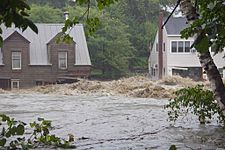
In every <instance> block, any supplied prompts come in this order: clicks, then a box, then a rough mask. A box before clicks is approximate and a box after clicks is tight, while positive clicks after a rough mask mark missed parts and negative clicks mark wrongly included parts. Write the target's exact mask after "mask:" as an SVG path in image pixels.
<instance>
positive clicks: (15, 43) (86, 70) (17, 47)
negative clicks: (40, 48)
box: [0, 32, 90, 88]
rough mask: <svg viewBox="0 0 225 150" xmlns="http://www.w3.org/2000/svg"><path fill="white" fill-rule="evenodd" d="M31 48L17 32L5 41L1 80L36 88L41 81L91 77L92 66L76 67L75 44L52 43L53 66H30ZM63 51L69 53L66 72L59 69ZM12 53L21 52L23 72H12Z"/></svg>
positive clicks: (51, 59)
mask: <svg viewBox="0 0 225 150" xmlns="http://www.w3.org/2000/svg"><path fill="white" fill-rule="evenodd" d="M29 47H30V43H29V41H27V40H26V39H24V38H23V37H22V36H21V35H20V34H18V33H16V32H15V33H13V34H12V35H11V36H10V37H9V38H7V39H6V40H5V41H4V44H3V48H2V52H3V65H0V79H4V78H7V79H11V80H12V79H16V80H18V81H19V82H20V88H29V87H32V86H35V85H36V84H37V82H39V81H41V82H43V83H46V84H52V83H56V81H57V80H59V78H62V77H70V78H72V77H74V78H75V77H88V76H89V75H90V66H75V45H74V44H70V45H67V44H56V43H55V42H52V43H50V46H49V48H50V53H49V55H50V56H49V58H50V63H52V64H51V65H36V66H34V65H30V57H29ZM62 50H66V51H67V52H68V63H67V64H68V68H67V69H66V70H60V69H58V52H59V51H62ZM12 51H20V52H21V70H12Z"/></svg>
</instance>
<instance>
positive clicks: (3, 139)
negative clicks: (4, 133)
mask: <svg viewBox="0 0 225 150" xmlns="http://www.w3.org/2000/svg"><path fill="white" fill-rule="evenodd" d="M5 143H6V139H5V138H2V139H0V147H4V146H5Z"/></svg>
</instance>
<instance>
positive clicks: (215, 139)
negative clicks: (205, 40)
mask: <svg viewBox="0 0 225 150" xmlns="http://www.w3.org/2000/svg"><path fill="white" fill-rule="evenodd" d="M167 103H168V101H167V100H166V99H161V100H156V99H144V98H128V97H116V96H63V95H44V94H13V93H11V94H9V93H8V94H0V113H5V114H7V115H9V116H10V117H15V118H16V119H17V120H21V121H24V122H31V121H34V120H35V119H37V118H38V117H44V118H45V119H49V120H52V121H53V122H52V124H53V126H54V127H55V128H54V130H53V131H52V132H53V133H56V134H57V135H59V136H60V137H67V135H68V134H74V135H75V137H76V139H77V140H76V141H75V143H74V144H75V145H76V146H77V149H78V150H80V149H82V150H83V149H97V150H101V149H102V150H116V149H119V150H120V149H121V150H127V149H130V150H133V149H135V150H136V149H146V150H168V149H169V147H170V145H173V144H174V145H176V146H177V148H178V149H182V150H186V149H187V150H191V149H198V150H214V149H217V150H222V149H223V148H224V147H225V134H224V133H225V132H224V130H223V129H222V128H221V127H220V126H219V125H217V123H216V122H212V123H211V124H208V125H199V123H198V121H197V117H195V116H193V115H190V114H189V115H187V117H185V118H181V119H179V120H178V121H177V122H176V123H171V122H168V121H167V118H168V116H167V111H166V110H164V108H163V106H164V105H165V104H167Z"/></svg>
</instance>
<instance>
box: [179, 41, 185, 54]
mask: <svg viewBox="0 0 225 150" xmlns="http://www.w3.org/2000/svg"><path fill="white" fill-rule="evenodd" d="M178 52H179V53H182V52H184V42H183V41H179V42H178Z"/></svg>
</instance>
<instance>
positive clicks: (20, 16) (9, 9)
mask: <svg viewBox="0 0 225 150" xmlns="http://www.w3.org/2000/svg"><path fill="white" fill-rule="evenodd" d="M29 9H30V7H29V5H28V4H27V2H26V1H25V0H16V1H15V0H1V4H0V14H1V15H0V25H1V24H5V26H6V27H11V26H12V25H13V24H14V25H15V27H17V28H20V29H22V30H23V31H24V30H25V29H26V28H27V27H30V28H31V29H32V30H33V31H34V32H35V33H38V29H37V27H36V26H35V24H34V23H33V22H32V21H30V20H29V19H28V18H27V17H28V16H29V14H28V13H27V10H29ZM1 34H2V33H1V32H0V37H1ZM2 41H3V40H2V38H0V47H1V46H2Z"/></svg>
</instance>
